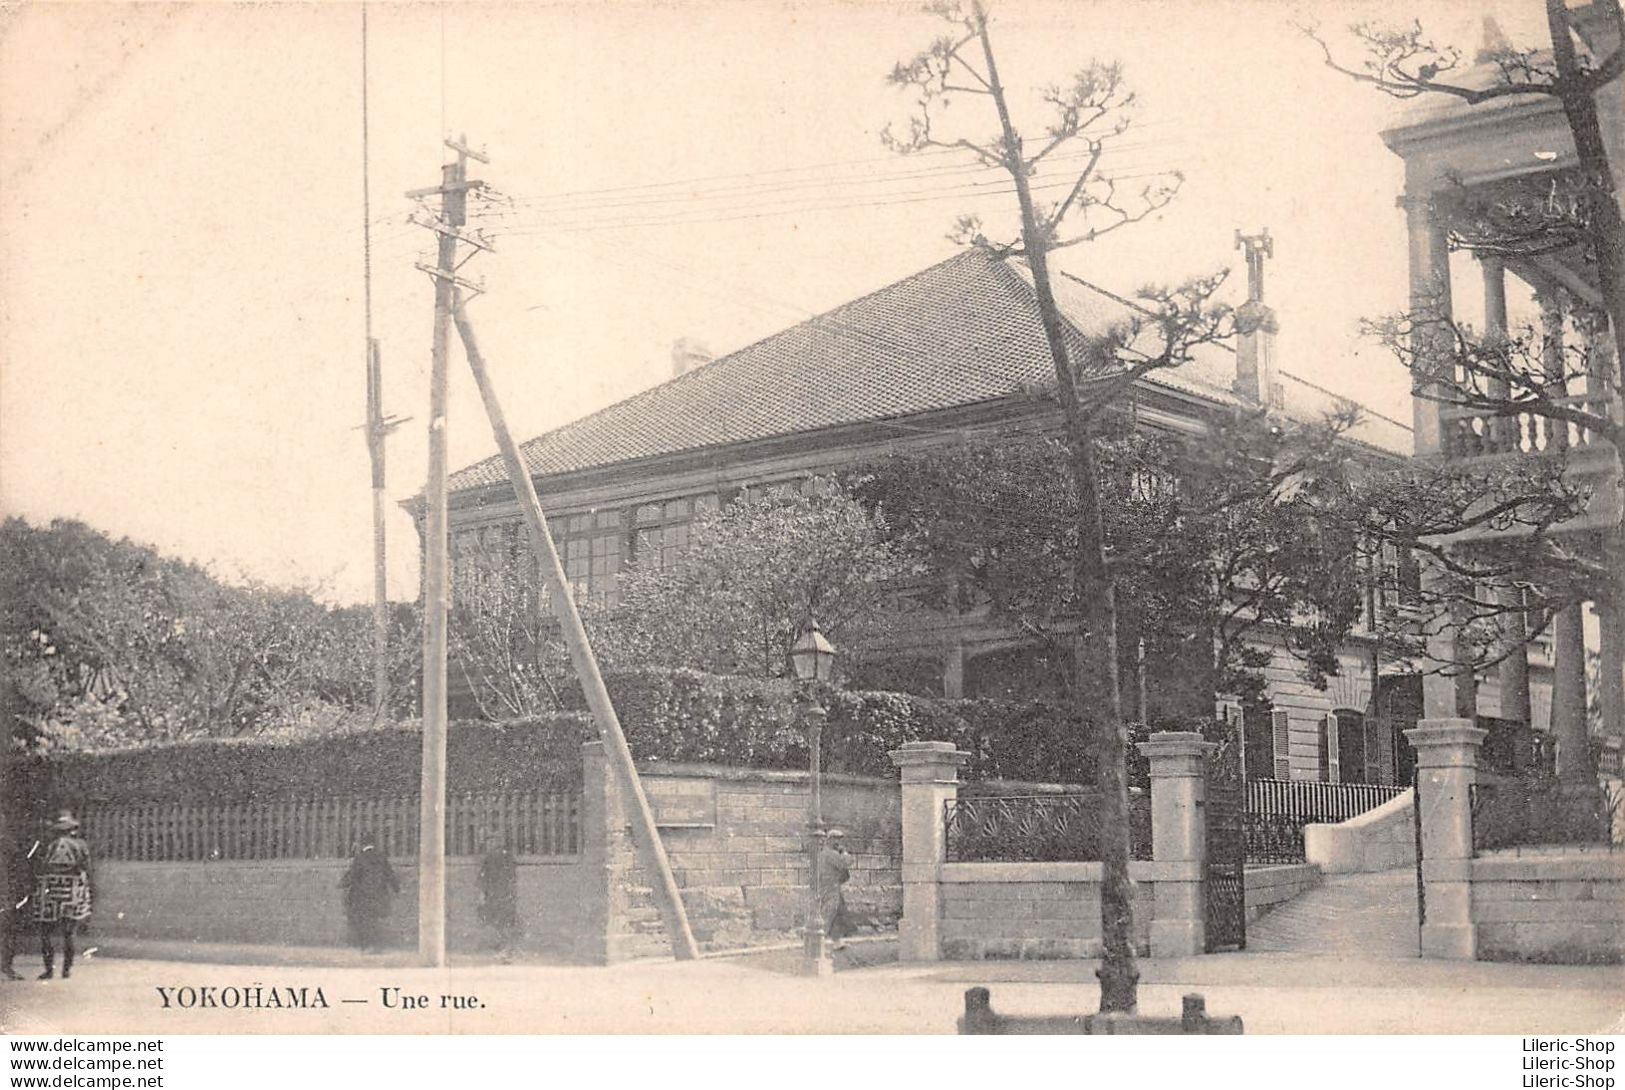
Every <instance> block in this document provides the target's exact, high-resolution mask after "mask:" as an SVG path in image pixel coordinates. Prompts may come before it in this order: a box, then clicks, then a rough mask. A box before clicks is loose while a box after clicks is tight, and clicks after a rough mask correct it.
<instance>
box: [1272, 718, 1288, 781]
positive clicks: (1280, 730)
mask: <svg viewBox="0 0 1625 1090" xmlns="http://www.w3.org/2000/svg"><path fill="white" fill-rule="evenodd" d="M1270 728H1271V732H1272V733H1273V735H1274V740H1275V745H1274V750H1275V778H1276V779H1278V780H1290V779H1291V778H1292V760H1291V758H1290V757H1289V756H1288V752H1287V751H1288V748H1289V746H1290V745H1291V741H1292V717H1291V716H1289V715H1287V713H1286V712H1284V711H1272V712H1270Z"/></svg>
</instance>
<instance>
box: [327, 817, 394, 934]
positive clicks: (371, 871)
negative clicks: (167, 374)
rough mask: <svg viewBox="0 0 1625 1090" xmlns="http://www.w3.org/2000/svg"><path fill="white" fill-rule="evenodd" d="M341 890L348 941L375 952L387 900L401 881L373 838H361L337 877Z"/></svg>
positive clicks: (388, 903) (387, 911)
mask: <svg viewBox="0 0 1625 1090" xmlns="http://www.w3.org/2000/svg"><path fill="white" fill-rule="evenodd" d="M339 888H340V889H342V890H344V916H345V919H346V920H347V921H348V922H349V925H350V942H351V944H352V945H354V946H356V947H359V948H360V949H361V950H362V951H363V952H364V953H368V954H375V953H377V952H378V951H379V950H380V949H382V947H383V923H384V917H386V916H388V915H389V909H390V902H391V901H392V900H393V899H394V897H395V894H396V893H397V892H399V891H400V888H401V882H400V879H399V878H396V877H395V868H394V867H391V866H390V865H389V859H388V857H386V856H385V855H384V853H383V852H381V851H379V850H378V846H377V845H376V844H374V843H373V838H372V837H370V836H365V837H362V838H361V848H360V850H359V851H357V852H356V853H355V858H354V859H353V860H351V862H350V869H349V870H347V871H345V872H344V877H343V878H340V879H339Z"/></svg>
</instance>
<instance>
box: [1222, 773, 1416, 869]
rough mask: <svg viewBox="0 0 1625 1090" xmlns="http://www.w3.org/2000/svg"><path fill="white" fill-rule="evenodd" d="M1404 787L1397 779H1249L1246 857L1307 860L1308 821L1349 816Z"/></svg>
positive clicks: (1263, 860) (1257, 860) (1269, 860)
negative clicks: (1380, 781) (1305, 834)
mask: <svg viewBox="0 0 1625 1090" xmlns="http://www.w3.org/2000/svg"><path fill="white" fill-rule="evenodd" d="M1404 792H1405V788H1403V787H1398V786H1394V785H1392V784H1378V783H1320V782H1317V781H1313V780H1268V779H1258V780H1248V781H1247V810H1246V813H1245V815H1244V816H1243V818H1242V829H1243V831H1244V833H1245V835H1246V838H1247V862H1249V863H1302V862H1303V827H1304V826H1305V825H1316V824H1335V823H1337V822H1340V821H1347V820H1348V819H1349V818H1354V817H1359V816H1360V815H1361V814H1363V813H1365V812H1366V811H1367V810H1373V809H1375V808H1376V807H1378V806H1381V805H1382V804H1383V803H1385V802H1387V801H1389V800H1390V799H1393V798H1395V797H1397V796H1399V795H1401V794H1403V793H1404Z"/></svg>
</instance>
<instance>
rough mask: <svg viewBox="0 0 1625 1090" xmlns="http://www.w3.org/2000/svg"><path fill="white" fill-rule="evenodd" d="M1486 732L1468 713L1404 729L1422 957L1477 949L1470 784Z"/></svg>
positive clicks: (1468, 955)
mask: <svg viewBox="0 0 1625 1090" xmlns="http://www.w3.org/2000/svg"><path fill="white" fill-rule="evenodd" d="M1488 734H1489V732H1488V731H1486V730H1481V729H1479V728H1478V727H1475V726H1473V721H1472V720H1471V719H1424V720H1422V721H1421V722H1420V723H1418V724H1417V725H1416V726H1415V727H1413V728H1412V729H1410V730H1408V731H1406V732H1405V737H1406V738H1408V739H1410V743H1411V745H1412V746H1414V747H1415V748H1416V790H1417V810H1418V814H1419V818H1420V822H1421V840H1422V892H1423V898H1424V904H1425V910H1426V919H1425V920H1424V921H1423V922H1422V956H1423V957H1434V958H1456V959H1462V960H1471V959H1472V958H1473V957H1474V956H1476V954H1477V952H1478V942H1477V932H1476V930H1475V928H1474V927H1473V915H1472V908H1473V888H1472V882H1471V879H1472V867H1473V811H1472V790H1473V784H1474V783H1475V782H1477V779H1478V747H1479V746H1481V745H1482V744H1483V743H1484V739H1485V737H1486V736H1487V735H1488Z"/></svg>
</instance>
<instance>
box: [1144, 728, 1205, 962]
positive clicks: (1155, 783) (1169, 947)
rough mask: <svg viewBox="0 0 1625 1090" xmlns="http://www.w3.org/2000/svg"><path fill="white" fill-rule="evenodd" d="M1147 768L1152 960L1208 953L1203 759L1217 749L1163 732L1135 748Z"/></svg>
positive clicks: (1194, 737)
mask: <svg viewBox="0 0 1625 1090" xmlns="http://www.w3.org/2000/svg"><path fill="white" fill-rule="evenodd" d="M1139 746H1140V752H1141V753H1143V754H1145V756H1146V759H1147V760H1149V761H1150V762H1151V857H1152V859H1153V860H1154V861H1155V864H1156V885H1155V887H1154V894H1155V898H1156V900H1155V904H1156V913H1155V915H1154V916H1153V917H1152V920H1151V956H1152V957H1154V958H1182V957H1191V956H1193V955H1195V954H1200V953H1202V952H1203V951H1205V950H1206V949H1207V885H1206V875H1205V873H1204V871H1203V866H1204V864H1205V863H1206V861H1207V823H1206V821H1205V820H1204V814H1205V807H1204V804H1205V803H1206V801H1207V757H1208V754H1210V753H1212V752H1213V750H1214V748H1215V746H1214V744H1213V743H1212V742H1204V741H1202V736H1201V735H1200V734H1197V733H1195V732H1194V731H1161V732H1159V733H1157V734H1153V735H1152V736H1151V740H1150V741H1147V742H1141V743H1140V744H1139Z"/></svg>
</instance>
